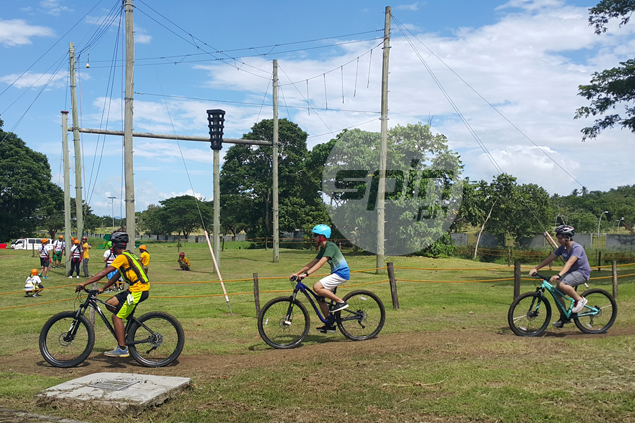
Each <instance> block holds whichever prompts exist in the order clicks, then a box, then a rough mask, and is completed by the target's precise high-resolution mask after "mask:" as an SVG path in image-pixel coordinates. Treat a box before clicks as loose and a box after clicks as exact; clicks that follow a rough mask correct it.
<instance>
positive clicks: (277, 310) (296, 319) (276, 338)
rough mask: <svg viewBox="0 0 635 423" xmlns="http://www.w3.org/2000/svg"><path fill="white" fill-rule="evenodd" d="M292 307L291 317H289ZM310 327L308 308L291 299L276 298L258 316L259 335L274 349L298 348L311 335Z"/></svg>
mask: <svg viewBox="0 0 635 423" xmlns="http://www.w3.org/2000/svg"><path fill="white" fill-rule="evenodd" d="M290 307H292V308H291V315H290V316H287V313H288V312H289V309H290ZM298 309H299V310H300V312H298V311H297V310H298ZM287 317H289V319H288V320H287ZM310 327H311V320H310V318H309V312H308V311H307V310H306V307H304V305H303V304H302V303H301V302H300V301H298V300H292V299H291V297H278V298H274V299H273V300H271V301H269V302H268V303H267V304H265V306H264V307H263V308H262V310H261V311H260V316H258V333H260V337H261V338H262V340H263V341H265V342H266V343H267V344H268V345H270V346H272V347H274V348H282V349H287V348H295V347H297V346H298V345H300V343H301V342H302V340H303V339H304V337H305V336H306V335H307V333H309V329H310Z"/></svg>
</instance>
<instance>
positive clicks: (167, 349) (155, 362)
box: [126, 311, 185, 367]
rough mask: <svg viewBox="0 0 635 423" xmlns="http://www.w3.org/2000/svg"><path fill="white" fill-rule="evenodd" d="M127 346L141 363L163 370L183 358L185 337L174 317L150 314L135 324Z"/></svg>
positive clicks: (154, 312)
mask: <svg viewBox="0 0 635 423" xmlns="http://www.w3.org/2000/svg"><path fill="white" fill-rule="evenodd" d="M126 345H128V348H129V349H130V354H131V355H132V357H134V359H135V360H137V361H138V362H139V363H140V364H143V365H144V366H147V367H163V366H167V365H168V364H170V363H172V362H173V361H174V360H176V359H177V358H178V357H179V355H181V351H183V345H185V335H184V334H183V328H182V327H181V324H180V323H179V321H178V320H176V318H175V317H174V316H172V315H170V314H168V313H164V312H162V311H151V312H150V313H146V314H144V315H143V316H141V317H140V318H138V319H137V320H136V322H134V323H133V324H132V327H131V328H130V331H129V332H128V341H127V342H126Z"/></svg>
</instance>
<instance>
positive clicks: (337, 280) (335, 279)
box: [320, 273, 348, 291]
mask: <svg viewBox="0 0 635 423" xmlns="http://www.w3.org/2000/svg"><path fill="white" fill-rule="evenodd" d="M347 280H348V279H344V278H343V277H341V276H338V275H336V274H335V273H332V274H330V275H328V276H327V277H325V278H322V279H320V282H321V283H322V286H323V287H324V288H326V289H328V290H331V291H332V290H334V289H335V288H337V287H338V286H340V285H342V284H343V283H344V282H346V281H347Z"/></svg>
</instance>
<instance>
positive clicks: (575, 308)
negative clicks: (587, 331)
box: [571, 297, 589, 313]
mask: <svg viewBox="0 0 635 423" xmlns="http://www.w3.org/2000/svg"><path fill="white" fill-rule="evenodd" d="M588 302H589V301H588V300H587V299H586V298H584V297H582V299H581V300H580V301H576V303H575V306H573V310H571V311H572V312H573V313H579V312H581V311H582V309H584V306H585V305H586V303H588Z"/></svg>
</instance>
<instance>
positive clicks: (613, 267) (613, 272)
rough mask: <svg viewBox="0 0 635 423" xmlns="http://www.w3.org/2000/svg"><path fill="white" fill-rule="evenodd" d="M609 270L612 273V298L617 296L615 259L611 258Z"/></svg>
mask: <svg viewBox="0 0 635 423" xmlns="http://www.w3.org/2000/svg"><path fill="white" fill-rule="evenodd" d="M611 272H612V274H613V298H617V262H616V261H615V260H613V266H612V269H611Z"/></svg>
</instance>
